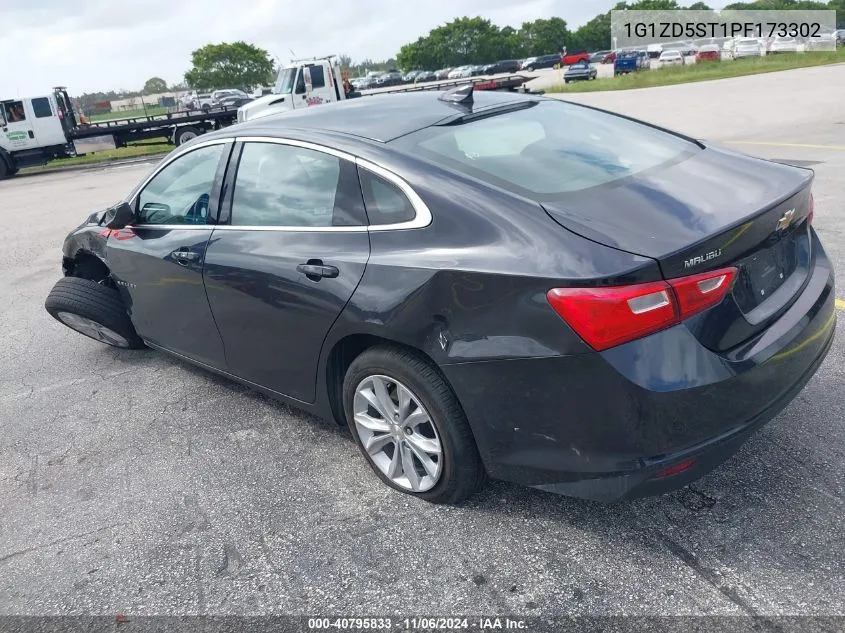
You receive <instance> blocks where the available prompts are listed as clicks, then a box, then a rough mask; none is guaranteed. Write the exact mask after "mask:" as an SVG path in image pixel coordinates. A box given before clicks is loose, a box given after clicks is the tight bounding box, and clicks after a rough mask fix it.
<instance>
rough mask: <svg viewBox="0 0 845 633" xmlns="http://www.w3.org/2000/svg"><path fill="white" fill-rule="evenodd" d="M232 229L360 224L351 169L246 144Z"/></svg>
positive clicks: (290, 148)
mask: <svg viewBox="0 0 845 633" xmlns="http://www.w3.org/2000/svg"><path fill="white" fill-rule="evenodd" d="M231 224H232V225H233V226H276V227H303V228H308V227H311V228H316V227H332V226H361V225H363V224H364V212H363V208H362V203H361V192H360V189H359V186H358V179H357V175H356V173H355V165H354V163H351V162H349V161H346V160H343V159H341V158H338V157H337V156H333V155H331V154H327V153H325V152H319V151H316V150H313V149H309V148H305V147H297V146H294V145H284V144H280V143H258V142H255V143H246V144H244V148H243V153H242V154H241V159H240V162H239V163H238V172H237V176H236V179H235V190H234V194H233V197H232V216H231Z"/></svg>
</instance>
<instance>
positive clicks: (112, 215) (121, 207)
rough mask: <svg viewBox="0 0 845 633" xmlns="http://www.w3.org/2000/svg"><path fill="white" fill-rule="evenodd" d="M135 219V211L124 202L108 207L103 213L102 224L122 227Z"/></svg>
mask: <svg viewBox="0 0 845 633" xmlns="http://www.w3.org/2000/svg"><path fill="white" fill-rule="evenodd" d="M134 220H135V212H134V211H133V210H132V207H130V206H129V204H128V203H126V202H121V203H119V204H116V205H114V206H113V207H110V208H109V209H108V210H107V211H106V212H105V214H104V215H103V221H102V224H103V225H105V226H106V227H108V228H110V229H122V228H123V227H125V226H127V225H129V224H132V222H133V221H134Z"/></svg>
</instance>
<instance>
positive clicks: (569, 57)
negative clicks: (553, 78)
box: [561, 51, 590, 66]
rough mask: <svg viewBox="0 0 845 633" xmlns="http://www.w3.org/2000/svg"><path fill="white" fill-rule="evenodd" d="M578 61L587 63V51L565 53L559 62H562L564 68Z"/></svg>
mask: <svg viewBox="0 0 845 633" xmlns="http://www.w3.org/2000/svg"><path fill="white" fill-rule="evenodd" d="M580 61H585V62H589V61H590V54H589V53H588V52H587V51H579V52H577V53H567V54H566V55H564V56H562V57H561V62H563V65H564V66H571V65H572V64H574V63H576V62H580Z"/></svg>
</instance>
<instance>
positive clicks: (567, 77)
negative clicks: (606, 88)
mask: <svg viewBox="0 0 845 633" xmlns="http://www.w3.org/2000/svg"><path fill="white" fill-rule="evenodd" d="M597 75H598V71H597V70H596V69H595V68H593V66H592V65H591V64H590V62H588V61H587V60H586V59H582V60H579V61H577V62H575V63H574V64H571V65H570V66H569V68H567V69H566V72H565V73H563V82H564V83H567V84H568V83H569V82H570V81H580V80H592V79H595V78H596V76H597Z"/></svg>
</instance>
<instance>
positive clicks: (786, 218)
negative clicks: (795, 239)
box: [775, 209, 795, 231]
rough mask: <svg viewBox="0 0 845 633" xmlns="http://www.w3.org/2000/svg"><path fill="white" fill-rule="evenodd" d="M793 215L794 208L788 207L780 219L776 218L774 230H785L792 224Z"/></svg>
mask: <svg viewBox="0 0 845 633" xmlns="http://www.w3.org/2000/svg"><path fill="white" fill-rule="evenodd" d="M794 217H795V209H790V210H789V211H787V212H786V213H784V214H783V215H782V216H781V218H780V220H778V225H777V227H775V230H776V231H785V230H786V229H788V228H789V225H790V224H792V219H793V218H794Z"/></svg>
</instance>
